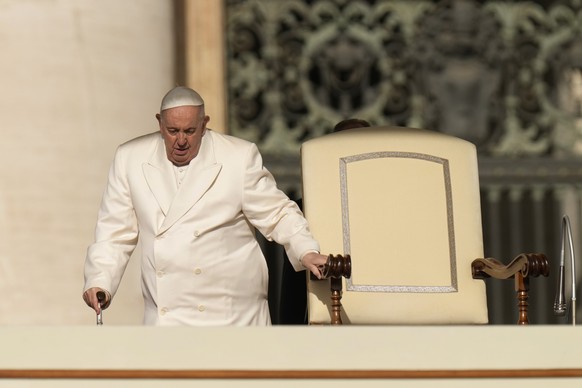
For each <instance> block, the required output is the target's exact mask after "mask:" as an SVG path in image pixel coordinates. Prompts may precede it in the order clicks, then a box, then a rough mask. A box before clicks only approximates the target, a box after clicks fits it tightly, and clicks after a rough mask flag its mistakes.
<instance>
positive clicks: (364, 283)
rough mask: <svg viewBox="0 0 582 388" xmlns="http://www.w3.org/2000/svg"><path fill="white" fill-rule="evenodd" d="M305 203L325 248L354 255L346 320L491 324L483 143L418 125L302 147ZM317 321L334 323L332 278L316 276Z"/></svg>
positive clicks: (313, 305)
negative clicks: (479, 262)
mask: <svg viewBox="0 0 582 388" xmlns="http://www.w3.org/2000/svg"><path fill="white" fill-rule="evenodd" d="M301 165H302V179H303V206H304V211H305V215H306V217H307V219H308V221H309V225H310V228H311V231H312V232H313V234H314V236H315V238H316V239H317V240H318V241H319V243H320V245H321V252H322V253H323V254H345V255H348V254H349V255H350V256H351V260H352V277H351V278H350V279H347V280H346V279H344V280H343V282H344V284H343V298H342V300H341V302H342V305H343V311H342V321H343V322H344V323H351V324H468V323H487V301H486V293H485V285H484V282H483V281H482V280H475V279H473V278H472V274H471V262H472V261H473V260H474V259H476V258H480V257H483V241H482V227H481V206H480V196H479V176H478V165H477V154H476V149H475V146H474V145H473V144H471V143H469V142H467V141H464V140H461V139H458V138H455V137H452V136H448V135H444V134H441V133H438V132H432V131H427V130H422V129H415V128H402V127H373V128H356V129H351V130H347V131H342V132H338V133H333V134H330V135H326V136H323V137H320V138H316V139H313V140H310V141H307V142H305V143H304V144H303V146H302V149H301ZM308 294H309V295H308V312H309V322H310V323H312V324H318V323H322V324H325V323H329V322H330V316H331V311H330V309H331V307H330V287H329V281H321V280H313V279H310V280H309V281H308Z"/></svg>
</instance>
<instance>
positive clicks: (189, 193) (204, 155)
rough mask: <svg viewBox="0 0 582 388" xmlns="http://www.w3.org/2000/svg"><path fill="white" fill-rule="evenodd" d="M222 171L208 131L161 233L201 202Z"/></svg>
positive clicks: (171, 206)
mask: <svg viewBox="0 0 582 388" xmlns="http://www.w3.org/2000/svg"><path fill="white" fill-rule="evenodd" d="M221 169H222V164H220V163H217V162H216V158H215V155H214V144H213V142H212V134H211V133H210V131H209V130H208V131H207V132H206V134H205V135H204V137H203V138H202V144H201V145H200V151H199V152H198V155H197V156H196V157H195V158H194V159H193V160H192V161H191V162H190V166H189V167H188V171H187V173H186V176H185V177H184V180H183V182H182V185H181V187H179V188H178V192H177V193H176V196H175V197H174V200H173V201H172V203H171V205H170V209H169V211H168V213H167V214H166V218H165V219H164V222H163V223H162V226H161V228H160V230H159V231H158V232H159V233H163V232H165V231H166V230H168V228H170V227H171V226H172V225H174V224H175V223H176V221H178V220H179V219H180V218H181V217H182V216H183V215H184V214H186V212H188V210H190V209H191V208H192V206H194V204H196V202H198V201H199V200H200V198H201V197H202V196H203V195H204V194H205V193H206V191H208V189H209V188H210V186H211V185H212V183H213V182H214V181H215V180H216V177H217V176H218V173H219V172H220V170H221ZM172 174H173V171H172ZM172 177H173V175H172Z"/></svg>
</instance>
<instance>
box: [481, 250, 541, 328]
mask: <svg viewBox="0 0 582 388" xmlns="http://www.w3.org/2000/svg"><path fill="white" fill-rule="evenodd" d="M471 272H472V274H473V279H486V278H489V277H491V278H494V279H512V278H513V279H515V291H516V292H517V300H518V307H519V319H518V322H517V323H518V324H520V325H527V324H528V323H529V320H528V315H527V306H528V304H527V299H528V297H529V296H528V291H529V278H531V277H538V276H545V277H548V276H549V274H550V265H549V262H548V258H547V257H546V255H544V254H541V253H522V254H520V255H519V256H517V257H516V258H515V259H513V261H512V262H511V263H509V264H507V265H505V264H503V263H501V262H499V261H497V260H495V259H493V258H484V259H476V260H473V262H472V263H471Z"/></svg>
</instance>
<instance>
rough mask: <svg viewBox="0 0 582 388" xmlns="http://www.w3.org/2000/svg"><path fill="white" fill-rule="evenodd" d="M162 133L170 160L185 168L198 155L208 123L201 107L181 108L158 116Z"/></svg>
mask: <svg viewBox="0 0 582 388" xmlns="http://www.w3.org/2000/svg"><path fill="white" fill-rule="evenodd" d="M156 118H157V119H158V122H159V123H160V132H161V133H162V137H163V138H164V143H165V145H166V155H167V156H168V160H169V161H170V162H172V163H173V164H174V165H176V166H185V165H187V164H188V163H190V161H191V160H192V159H194V158H195V157H196V155H198V151H199V150H200V144H201V143H202V136H204V133H205V132H206V123H208V120H209V119H210V118H209V117H208V116H204V109H203V107H200V106H179V107H176V108H170V109H166V110H164V111H163V112H162V113H161V114H157V115H156Z"/></svg>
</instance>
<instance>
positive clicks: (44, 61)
mask: <svg viewBox="0 0 582 388" xmlns="http://www.w3.org/2000/svg"><path fill="white" fill-rule="evenodd" d="M172 34H173V32H172V2H171V0H165V1H161V0H123V1H118V0H99V1H95V0H52V1H51V0H0V47H1V48H2V52H1V53H0V90H1V92H0V117H1V121H0V122H1V124H0V134H1V139H2V140H1V142H0V324H2V325H13V324H18V325H20V324H24V325H39V324H41V325H45V324H48V325H51V324H93V323H94V314H92V313H91V310H89V308H88V307H86V306H85V305H84V302H83V301H82V299H81V291H82V285H83V274H82V269H83V261H84V258H85V253H86V249H87V246H88V244H89V243H91V241H92V238H93V231H94V224H95V219H96V214H97V209H98V206H99V201H100V197H101V193H102V191H103V188H104V184H105V179H106V174H107V170H108V167H109V163H110V161H111V158H112V156H113V152H114V151H115V147H116V146H117V145H118V144H119V143H120V142H123V141H125V140H128V139H130V138H132V137H134V136H136V135H140V134H143V133H147V132H151V131H154V130H156V129H157V126H156V125H157V124H156V120H155V117H154V115H155V113H156V111H157V110H158V108H159V101H160V99H161V97H162V95H163V93H164V92H165V91H166V90H167V89H169V88H170V87H172V86H173V83H174V82H173V78H174V76H173V66H174V63H173V60H174V59H173V58H174V47H173V36H172ZM135 264H137V263H135V262H134V263H133V266H132V268H131V271H130V272H129V273H126V278H125V280H124V282H123V284H122V286H121V288H120V291H119V294H118V297H117V298H116V300H115V303H114V305H113V306H112V307H111V309H109V310H107V311H106V312H105V313H104V321H105V324H108V323H109V324H113V323H119V324H133V323H140V322H141V313H142V310H143V307H142V301H141V290H140V286H139V281H138V273H137V266H135Z"/></svg>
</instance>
